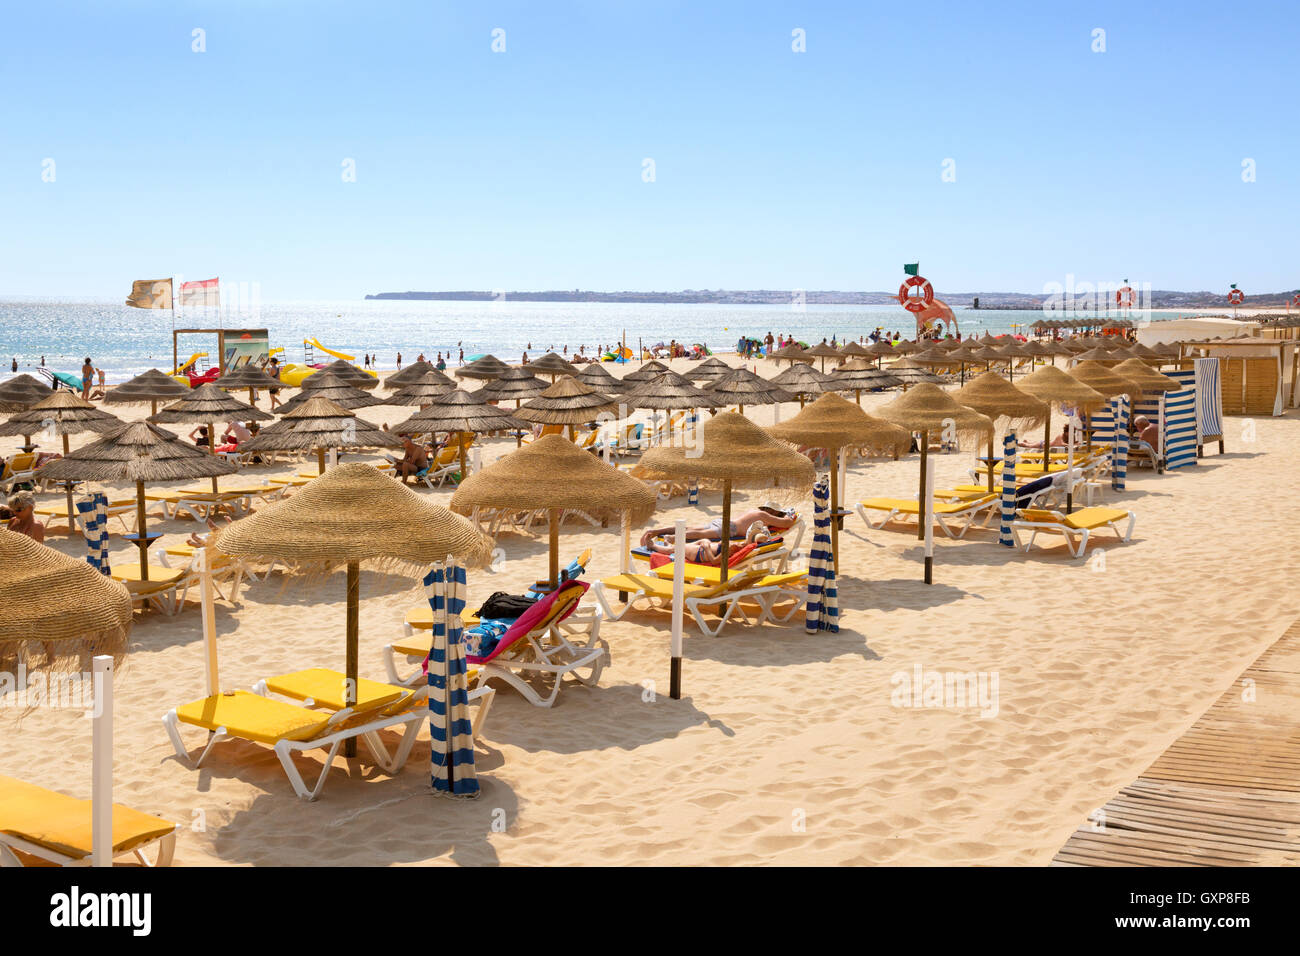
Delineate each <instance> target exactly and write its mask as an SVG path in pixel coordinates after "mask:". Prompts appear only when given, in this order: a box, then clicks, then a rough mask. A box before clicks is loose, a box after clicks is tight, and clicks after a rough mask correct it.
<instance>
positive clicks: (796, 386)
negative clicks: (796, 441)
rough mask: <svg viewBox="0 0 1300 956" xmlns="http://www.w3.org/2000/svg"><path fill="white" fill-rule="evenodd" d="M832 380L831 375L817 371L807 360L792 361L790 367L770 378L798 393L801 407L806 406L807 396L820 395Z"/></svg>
mask: <svg viewBox="0 0 1300 956" xmlns="http://www.w3.org/2000/svg"><path fill="white" fill-rule="evenodd" d="M832 374H834V373H832ZM830 380H831V375H826V374H823V373H821V372H819V371H817V370H816V369H815V368H813V367H812V366H811V365H809V364H808V363H806V362H791V363H790V367H789V368H788V369H786V370H785V371H784V372H781V373H779V374H777V375H773V376H772V378H771V379H769V381H771V382H772V384H773V385H780V386H781V387H782V388H784V389H785V390H786V391H787V392H790V393H791V394H793V395H797V396H798V397H799V407H800V408H803V407H804V400H805V398H806V397H807V396H809V395H820V394H821V393H822V392H824V391H826V389H827V385H828V383H829V382H830Z"/></svg>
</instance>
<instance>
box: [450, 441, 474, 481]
mask: <svg viewBox="0 0 1300 956" xmlns="http://www.w3.org/2000/svg"><path fill="white" fill-rule="evenodd" d="M450 438H454V439H456V442H457V443H458V444H459V445H460V480H461V481H464V480H465V479H466V478H468V477H469V475H468V474H467V473H466V463H465V437H464V435H463V434H462V433H461V432H452V433H451V435H450V436H449V439H450Z"/></svg>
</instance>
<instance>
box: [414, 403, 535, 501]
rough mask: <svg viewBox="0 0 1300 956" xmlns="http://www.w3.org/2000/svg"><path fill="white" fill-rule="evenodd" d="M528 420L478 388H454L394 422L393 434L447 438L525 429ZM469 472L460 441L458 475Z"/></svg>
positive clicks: (464, 476) (463, 475)
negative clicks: (494, 402) (440, 434)
mask: <svg viewBox="0 0 1300 956" xmlns="http://www.w3.org/2000/svg"><path fill="white" fill-rule="evenodd" d="M528 428H529V425H528V422H526V421H524V420H523V419H521V418H516V417H515V416H514V415H511V414H509V413H508V412H506V411H505V410H503V409H500V408H497V406H495V405H489V404H488V403H487V402H486V401H484V400H483V395H482V393H481V391H479V392H467V391H465V390H464V389H460V388H458V389H456V391H454V392H448V393H447V394H446V395H443V396H440V397H439V398H438V400H437V401H435V402H434V403H433V404H432V405H429V406H427V407H426V408H422V409H420V410H419V411H418V412H416V413H415V414H414V415H412V416H411V417H410V418H408V419H407V420H406V421H404V422H402V423H400V424H398V425H395V426H393V433H394V434H396V435H424V434H436V433H438V432H447V433H448V438H449V440H454V439H455V437H456V436H458V435H461V434H475V435H482V434H486V433H487V432H501V431H527V430H528ZM468 474H469V464H468V461H467V459H466V451H465V443H464V442H463V441H462V442H461V443H460V477H461V480H462V481H464V480H465V478H466V477H467V476H468Z"/></svg>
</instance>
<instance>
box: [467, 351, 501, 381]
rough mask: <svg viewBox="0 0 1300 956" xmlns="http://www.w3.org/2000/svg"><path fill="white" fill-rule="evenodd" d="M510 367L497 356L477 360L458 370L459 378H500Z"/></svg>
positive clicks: (486, 356) (487, 356)
mask: <svg viewBox="0 0 1300 956" xmlns="http://www.w3.org/2000/svg"><path fill="white" fill-rule="evenodd" d="M509 367H510V366H509V365H507V364H506V363H505V362H503V361H501V360H500V359H499V358H497V357H496V356H495V355H484V356H483V357H482V358H476V359H475V360H474V361H472V362H470V363H469V364H468V365H466V366H464V367H463V368H458V369H456V377H457V378H500V376H501V373H502V372H504V371H505V370H506V369H508V368H509Z"/></svg>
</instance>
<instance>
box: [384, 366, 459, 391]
mask: <svg viewBox="0 0 1300 956" xmlns="http://www.w3.org/2000/svg"><path fill="white" fill-rule="evenodd" d="M430 372H438V374H439V375H442V377H443V378H447V376H446V375H443V373H442V372H439V371H438V367H437V366H436V365H434V364H433V363H432V362H428V361H425V360H424V359H420V360H419V361H416V362H412V363H411V364H410V365H408V366H406V368H404V369H399V370H398V371H396V372H394V373H393V374H392V375H390V376H388V378H386V379H385V380H384V388H386V389H388V390H389V391H390V392H394V391H397V390H398V389H399V388H405V387H406V386H407V385H411V384H414V383H415V382H418V381H420V380H422V379H423V378H424V377H425V376H426V375H428V374H429V373H430ZM447 381H448V382H450V381H451V379H450V378H447Z"/></svg>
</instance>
